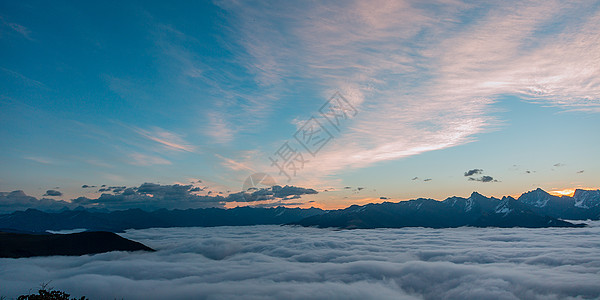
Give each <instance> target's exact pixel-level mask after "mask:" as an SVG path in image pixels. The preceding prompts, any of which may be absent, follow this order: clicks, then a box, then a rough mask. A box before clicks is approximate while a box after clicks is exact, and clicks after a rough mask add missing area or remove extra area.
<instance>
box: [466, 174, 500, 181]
mask: <svg viewBox="0 0 600 300" xmlns="http://www.w3.org/2000/svg"><path fill="white" fill-rule="evenodd" d="M469 181H481V182H498V180H496V179H494V177H492V176H487V175H484V176H481V177H479V178H473V177H470V178H469Z"/></svg>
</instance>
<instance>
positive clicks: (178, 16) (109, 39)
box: [0, 1, 600, 207]
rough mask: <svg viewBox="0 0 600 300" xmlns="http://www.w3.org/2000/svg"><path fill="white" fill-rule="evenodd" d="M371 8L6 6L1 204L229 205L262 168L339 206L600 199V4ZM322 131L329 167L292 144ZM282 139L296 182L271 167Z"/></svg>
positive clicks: (0, 57) (383, 4)
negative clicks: (311, 124)
mask: <svg viewBox="0 0 600 300" xmlns="http://www.w3.org/2000/svg"><path fill="white" fill-rule="evenodd" d="M375 2H377V3H375ZM375 2H374V1H365V2H344V3H343V4H340V3H336V2H334V1H324V2H295V3H286V2H283V1H273V2H269V1H258V2H237V1H215V2H208V1H205V2H199V3H188V2H184V1H181V2H177V3H174V4H173V3H169V4H166V3H161V2H155V3H152V2H150V1H139V2H136V1H118V2H116V1H115V2H102V3H80V2H76V1H72V2H69V1H66V2H64V1H57V2H52V3H50V2H43V1H40V2H33V1H16V2H15V1H3V2H2V3H0V45H1V47H0V116H1V117H0V139H1V140H2V147H0V165H1V166H2V167H1V168H0V191H5V192H6V191H12V190H23V191H25V193H27V194H28V195H32V196H35V197H41V196H42V195H43V194H44V193H45V192H46V190H48V189H57V190H60V191H61V192H62V193H63V195H62V196H61V197H58V198H57V199H64V200H69V199H72V198H76V197H78V196H87V197H95V196H99V195H100V193H98V192H97V190H92V189H82V188H81V186H82V185H84V184H87V185H96V186H100V185H102V184H106V185H112V186H116V185H118V186H139V185H140V184H142V183H144V182H153V183H160V184H174V183H180V184H188V183H192V182H193V183H194V184H195V185H198V186H202V187H205V186H206V187H208V188H207V189H206V191H208V190H211V191H214V192H215V193H217V192H222V193H225V194H226V193H227V191H231V192H234V191H239V190H240V189H241V188H242V184H243V182H244V180H245V179H246V178H247V177H248V176H249V175H251V174H253V173H256V172H265V173H268V174H270V175H272V176H273V177H274V178H275V181H276V182H277V183H278V184H281V185H285V184H289V185H295V186H302V187H310V188H314V189H316V190H318V191H320V193H319V194H318V195H309V196H304V197H303V198H302V199H303V200H304V201H310V200H312V201H316V202H311V205H320V206H322V207H343V206H346V205H349V204H352V203H365V202H372V201H381V200H380V199H379V198H380V197H387V198H390V199H391V200H403V199H410V198H414V197H432V198H436V199H443V198H445V197H447V196H451V195H459V196H466V195H468V194H470V193H471V191H474V190H476V191H479V192H481V193H483V194H485V195H494V196H502V195H517V194H520V193H522V192H524V191H526V190H531V189H534V188H537V187H542V188H544V189H546V190H563V189H570V188H577V187H581V188H598V187H600V185H599V183H598V178H600V160H598V158H597V157H598V153H599V150H598V149H600V139H598V129H600V116H599V113H600V36H598V34H597V32H600V2H598V1H595V2H594V1H582V2H569V3H564V2H559V1H525V2H523V1H519V2H514V3H513V2H502V3H472V2H463V1H440V2H437V1H407V2H402V1H375ZM336 92H339V95H342V97H343V100H342V101H344V102H340V103H347V104H349V105H351V106H352V107H353V108H355V110H356V111H355V112H356V113H355V115H352V116H350V115H348V116H347V118H346V119H343V120H342V122H341V124H340V126H339V127H338V128H339V130H337V129H336V128H333V127H332V126H331V124H330V123H328V122H327V119H325V118H324V117H323V116H322V115H321V114H320V113H319V109H320V108H321V107H322V105H324V104H325V103H326V102H327V101H328V100H329V99H330V97H332V96H334V95H335V93H336ZM336 99H339V98H336ZM311 117H315V118H316V119H315V120H316V121H317V122H319V124H320V125H322V126H323V127H325V129H327V130H328V131H329V133H330V134H331V135H330V136H331V137H332V139H331V140H329V141H328V142H327V143H326V144H324V146H323V147H322V148H321V149H320V150H319V151H318V152H317V153H315V155H311V154H310V153H308V152H307V150H306V149H304V148H302V145H300V144H299V143H298V141H297V140H295V138H294V134H295V133H296V132H297V131H298V130H301V129H302V128H303V127H302V126H304V124H305V122H306V121H308V120H309V119H311ZM286 141H288V142H289V145H291V146H292V148H294V149H295V150H296V151H297V152H300V153H303V157H304V158H305V159H306V162H305V164H304V165H303V166H302V168H301V169H298V170H297V172H296V175H295V176H290V177H291V178H287V177H286V176H284V175H282V174H280V173H279V170H278V169H277V168H276V167H275V166H273V165H272V163H271V161H270V160H269V158H270V157H271V158H273V157H275V156H276V152H277V151H278V150H280V149H281V147H282V145H284V144H285V142H286ZM472 169H482V170H483V171H482V172H481V174H477V175H476V176H473V179H481V178H482V176H484V175H485V176H491V177H493V178H494V181H491V182H481V181H477V180H469V177H465V176H464V175H463V174H464V172H466V171H468V170H472ZM415 177H416V178H415ZM413 179H414V180H413ZM428 179H429V180H428ZM198 180H202V183H199V182H198ZM345 187H350V188H347V189H346V188H345ZM359 187H361V188H362V189H358V188H359ZM324 190H328V191H327V192H324ZM55 198H56V197H55Z"/></svg>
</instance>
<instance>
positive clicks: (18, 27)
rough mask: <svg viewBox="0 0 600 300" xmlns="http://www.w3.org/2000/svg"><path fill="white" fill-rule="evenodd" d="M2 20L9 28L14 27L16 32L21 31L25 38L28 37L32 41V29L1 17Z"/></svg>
mask: <svg viewBox="0 0 600 300" xmlns="http://www.w3.org/2000/svg"><path fill="white" fill-rule="evenodd" d="M0 21H2V24H3V25H4V26H7V27H8V28H10V29H12V30H13V31H14V32H17V33H19V34H20V35H22V36H23V37H24V38H26V39H28V40H30V41H33V39H32V38H31V30H29V29H28V28H27V27H25V26H23V25H20V24H17V23H11V22H8V21H6V20H4V18H3V17H0Z"/></svg>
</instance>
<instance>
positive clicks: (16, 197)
mask: <svg viewBox="0 0 600 300" xmlns="http://www.w3.org/2000/svg"><path fill="white" fill-rule="evenodd" d="M84 187H86V188H89V187H90V186H89V185H84ZM202 191H203V189H201V188H199V187H194V186H193V185H191V184H190V185H181V184H172V185H168V184H167V185H161V184H156V183H144V184H141V185H140V186H139V187H126V186H109V187H101V188H100V189H99V190H98V192H101V193H102V194H101V195H100V196H99V197H98V198H88V197H79V198H76V199H72V200H71V201H64V200H55V199H49V198H41V199H37V198H35V197H32V196H28V195H26V194H25V193H24V192H23V191H13V192H0V214H2V213H11V212H14V211H17V210H26V209H28V208H34V209H38V210H43V211H58V210H61V209H65V208H68V209H74V208H76V207H78V206H82V207H85V208H96V209H107V210H125V209H130V208H140V209H144V210H148V211H152V210H157V209H161V208H167V209H188V208H207V207H218V208H224V207H225V204H226V203H227V202H254V201H273V203H266V204H265V203H261V204H260V205H262V206H268V207H270V206H273V205H274V204H276V205H297V204H302V203H301V202H298V201H294V203H287V202H286V201H290V200H294V199H296V200H297V199H299V198H300V197H301V196H302V195H307V194H317V191H315V190H313V189H309V188H302V187H296V186H288V185H286V186H283V187H282V186H278V185H275V186H272V187H268V188H260V189H253V190H252V191H249V192H238V193H232V194H229V195H227V196H223V195H210V194H208V195H199V194H198V192H202ZM60 195H62V193H60V192H58V191H54V190H48V191H47V192H46V194H45V195H44V196H60Z"/></svg>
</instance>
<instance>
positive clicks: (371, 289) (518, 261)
mask: <svg viewBox="0 0 600 300" xmlns="http://www.w3.org/2000/svg"><path fill="white" fill-rule="evenodd" d="M124 236H125V237H127V238H130V239H134V240H137V241H140V242H143V243H145V244H146V245H148V246H150V247H152V248H154V249H157V250H158V251H157V252H156V253H124V252H112V253H105V254H99V255H93V256H81V257H51V258H27V259H0V264H1V265H2V266H3V267H2V268H1V269H0V286H1V287H2V296H8V297H14V296H17V295H19V294H22V293H26V292H28V291H29V289H31V288H35V287H37V286H39V284H40V283H42V282H48V281H50V280H52V282H51V284H50V285H51V286H53V287H55V288H57V289H62V290H66V291H69V292H71V293H72V295H73V296H81V295H86V296H88V297H90V298H92V299H96V298H98V299H100V298H102V299H112V298H117V299H120V298H125V299H165V298H169V299H189V298H196V299H282V298H285V299H307V298H311V299H440V298H444V299H491V298H493V299H569V298H573V299H575V298H596V297H600V286H598V272H600V263H599V262H598V260H597V252H598V245H600V223H598V222H595V223H592V226H591V227H588V228H578V229H564V228H563V229H561V228H553V229H550V228H544V229H522V228H512V229H498V228H486V229H481V228H454V229H425V228H404V229H377V230H351V231H350V230H348V231H334V230H323V229H315V228H299V227H287V226H286V227H282V226H249V227H215V228H167V229H146V230H130V231H127V233H125V234H124Z"/></svg>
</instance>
